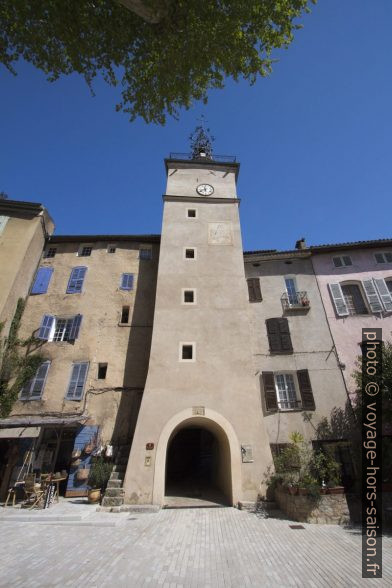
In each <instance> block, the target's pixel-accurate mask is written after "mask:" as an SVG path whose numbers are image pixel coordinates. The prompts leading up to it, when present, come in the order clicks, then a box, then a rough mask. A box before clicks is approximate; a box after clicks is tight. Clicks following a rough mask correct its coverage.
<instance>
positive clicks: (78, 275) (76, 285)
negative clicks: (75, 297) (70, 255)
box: [66, 267, 87, 294]
mask: <svg viewBox="0 0 392 588" xmlns="http://www.w3.org/2000/svg"><path fill="white" fill-rule="evenodd" d="M86 272H87V268H86V267H74V268H73V270H72V271H71V275H70V278H69V281H68V286H67V290H66V293H67V294H79V293H80V292H81V291H82V287H83V281H84V278H85V276H86Z"/></svg>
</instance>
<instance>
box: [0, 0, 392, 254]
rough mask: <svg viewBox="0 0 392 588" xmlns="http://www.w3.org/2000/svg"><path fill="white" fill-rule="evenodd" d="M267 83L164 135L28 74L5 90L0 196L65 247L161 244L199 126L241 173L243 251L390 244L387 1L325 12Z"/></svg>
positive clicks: (312, 18) (77, 88) (106, 101)
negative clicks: (171, 193) (172, 159)
mask: <svg viewBox="0 0 392 588" xmlns="http://www.w3.org/2000/svg"><path fill="white" fill-rule="evenodd" d="M303 24H304V28H303V29H302V30H300V31H298V32H297V34H296V38H295V40H294V43H293V44H292V45H291V46H290V48H289V49H288V50H287V51H280V52H279V54H278V57H279V62H278V63H277V64H276V65H275V67H274V72H273V74H272V75H271V76H270V77H269V78H267V79H260V80H259V81H258V82H257V83H256V85H254V86H252V87H250V86H249V85H248V84H247V83H246V82H240V83H238V84H235V83H233V82H230V81H229V82H228V83H227V86H226V88H225V89H224V90H221V91H214V92H211V93H210V99H209V103H208V105H207V106H204V105H200V104H196V105H195V106H194V107H193V108H192V109H191V110H189V111H184V112H181V114H180V119H179V121H175V120H173V119H170V120H168V122H167V123H166V125H165V126H164V127H160V126H156V125H146V124H145V123H144V122H143V121H141V120H137V121H135V122H133V123H130V122H129V121H128V118H127V116H126V115H124V114H121V113H116V112H115V110H114V105H115V103H116V101H118V98H119V94H118V90H116V89H113V88H109V87H108V86H106V85H105V84H104V83H103V82H98V83H96V84H95V91H96V96H95V97H92V96H91V94H90V92H89V89H88V88H87V86H86V84H85V82H84V81H83V79H82V78H80V77H78V76H76V75H73V76H70V77H66V78H62V79H61V80H60V81H58V82H56V83H54V84H51V83H49V82H47V81H46V80H45V76H44V75H43V74H42V73H41V72H39V71H37V70H35V69H34V68H33V67H32V66H30V65H28V64H23V63H20V64H19V65H18V66H17V70H18V73H19V75H18V76H17V77H14V76H12V75H11V74H9V73H8V72H7V71H6V70H4V68H2V69H1V71H0V83H1V109H0V128H1V136H2V137H1V145H2V147H1V157H0V190H4V191H5V192H6V193H7V194H8V195H9V197H10V198H13V199H17V200H31V201H35V202H42V203H43V204H44V205H45V206H46V207H47V208H48V209H49V212H50V213H51V215H52V216H53V218H54V219H55V222H56V233H57V234H77V233H108V234H109V233H110V234H116V233H118V234H123V233H130V234H140V233H159V232H160V230H161V217H162V199H161V195H162V194H163V192H164V189H165V172H164V165H163V159H164V157H166V156H168V154H169V153H170V151H187V150H188V136H189V134H190V132H191V131H192V130H193V128H194V127H195V125H196V124H197V118H198V117H199V116H200V114H201V113H203V114H204V115H205V116H206V118H207V119H208V121H209V126H210V128H211V130H212V133H213V135H214V136H215V137H216V141H215V144H214V150H215V153H217V154H230V155H236V156H237V157H238V158H239V160H240V162H241V170H240V176H239V184H238V192H239V195H240V197H241V198H242V202H241V207H240V214H241V222H242V234H243V241H244V248H245V249H247V250H250V249H269V248H277V249H291V248H292V247H293V246H294V243H295V241H296V240H297V239H298V238H300V237H303V236H304V237H306V239H307V242H308V243H309V244H313V245H316V244H322V243H336V242H343V241H355V240H361V239H377V238H382V237H392V227H391V217H392V215H391V208H392V205H391V186H392V164H391V152H392V145H391V143H392V122H391V110H392V77H391V64H390V58H391V43H390V31H391V26H392V2H391V1H390V0H371V1H369V0H324V1H322V0H321V1H319V3H318V5H316V6H315V7H314V8H313V10H312V13H311V14H310V15H307V16H305V17H304V18H303Z"/></svg>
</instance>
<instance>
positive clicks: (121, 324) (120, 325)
mask: <svg viewBox="0 0 392 588" xmlns="http://www.w3.org/2000/svg"><path fill="white" fill-rule="evenodd" d="M118 326H119V327H130V326H131V323H118Z"/></svg>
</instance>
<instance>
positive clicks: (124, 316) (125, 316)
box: [121, 306, 129, 323]
mask: <svg viewBox="0 0 392 588" xmlns="http://www.w3.org/2000/svg"><path fill="white" fill-rule="evenodd" d="M128 321H129V306H123V307H122V311H121V322H122V323H128Z"/></svg>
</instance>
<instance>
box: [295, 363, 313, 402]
mask: <svg viewBox="0 0 392 588" xmlns="http://www.w3.org/2000/svg"><path fill="white" fill-rule="evenodd" d="M297 378H298V384H299V391H300V394H301V400H302V409H303V410H315V409H316V405H315V403H314V396H313V391H312V385H311V383H310V378H309V372H308V370H298V371H297Z"/></svg>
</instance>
